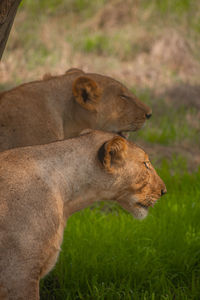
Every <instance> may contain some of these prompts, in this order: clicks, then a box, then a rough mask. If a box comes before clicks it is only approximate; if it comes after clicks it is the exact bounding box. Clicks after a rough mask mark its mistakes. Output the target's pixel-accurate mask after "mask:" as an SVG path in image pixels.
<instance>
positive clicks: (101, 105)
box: [0, 69, 151, 151]
mask: <svg viewBox="0 0 200 300" xmlns="http://www.w3.org/2000/svg"><path fill="white" fill-rule="evenodd" d="M150 116H151V109H150V108H149V107H148V106H147V105H145V104H144V103H142V102H141V101H140V100H138V99H137V98H136V97H135V96H134V95H133V94H132V93H131V92H130V91H129V90H128V89H127V88H126V87H125V86H124V85H122V84H121V83H119V82H118V81H116V80H114V79H112V78H110V77H107V76H102V75H99V74H92V73H84V72H83V71H82V70H79V69H70V70H68V71H67V72H66V74H64V75H62V76H54V77H52V76H46V77H45V79H44V80H40V81H35V82H30V83H26V84H23V85H20V86H19V87H17V88H14V89H12V90H10V91H7V92H3V93H1V94H0V151H3V150H6V149H10V148H15V147H22V146H30V145H39V144H46V143H50V142H53V141H57V140H63V139H66V138H69V137H74V136H77V135H78V134H79V133H80V132H81V131H82V130H83V129H85V128H92V129H100V130H106V131H111V132H115V133H117V132H122V131H134V130H138V129H140V128H141V126H142V125H143V124H144V122H145V120H146V118H149V117H150Z"/></svg>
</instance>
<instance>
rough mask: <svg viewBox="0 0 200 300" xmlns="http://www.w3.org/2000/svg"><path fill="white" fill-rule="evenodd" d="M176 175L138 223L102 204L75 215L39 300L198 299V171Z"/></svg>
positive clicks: (164, 175) (167, 179)
mask: <svg viewBox="0 0 200 300" xmlns="http://www.w3.org/2000/svg"><path fill="white" fill-rule="evenodd" d="M173 169H174V170H175V169H176V170H178V171H176V172H175V174H173V175H171V174H170V171H169V170H170V167H169V165H168V163H166V162H163V166H162V168H161V170H160V172H159V173H160V175H161V176H162V178H163V179H164V180H165V182H166V185H167V188H168V195H166V196H165V197H164V198H163V199H162V200H161V201H160V202H158V203H157V205H156V207H155V208H154V209H151V210H150V213H149V216H148V217H147V218H146V219H145V220H143V221H138V220H135V219H133V217H132V216H131V215H130V214H128V213H127V212H125V211H123V210H122V209H121V208H119V207H116V206H112V205H111V207H110V209H108V208H109V206H106V210H105V209H103V208H105V206H104V204H103V203H102V204H100V205H98V206H97V207H95V208H94V209H92V210H91V209H85V210H84V211H81V212H79V213H77V214H75V215H74V216H72V217H71V218H70V219H69V222H68V225H67V228H66V231H65V238H64V242H63V245H62V252H61V254H60V258H59V261H58V263H57V265H56V268H55V269H54V270H53V272H52V273H51V274H50V275H49V276H48V277H46V278H45V279H44V280H43V282H42V283H41V296H42V299H45V300H46V299H73V300H74V299H84V300H85V299H95V300H96V299H113V300H117V299H136V300H139V299H180V300H184V299H196V300H198V299H200V222H199V215H200V201H199V199H200V189H199V182H200V170H199V172H197V173H195V174H193V175H188V174H187V173H186V172H185V171H184V168H183V167H182V174H180V166H179V167H178V166H176V167H175V166H174V168H173Z"/></svg>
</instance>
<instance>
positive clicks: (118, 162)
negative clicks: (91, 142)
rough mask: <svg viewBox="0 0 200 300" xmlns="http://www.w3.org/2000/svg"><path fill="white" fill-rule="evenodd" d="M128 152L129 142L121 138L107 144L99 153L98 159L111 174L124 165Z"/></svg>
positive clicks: (113, 139) (115, 138)
mask: <svg viewBox="0 0 200 300" xmlns="http://www.w3.org/2000/svg"><path fill="white" fill-rule="evenodd" d="M126 150H127V142H126V140H125V139H123V138H122V137H120V136H115V137H114V138H112V140H110V141H108V142H105V143H104V144H103V145H102V146H101V147H100V149H99V151H98V159H99V161H100V162H101V164H102V165H103V167H104V168H105V169H106V170H107V171H108V172H110V173H112V172H113V171H114V169H115V168H117V167H120V166H122V165H123V163H124V156H125V154H126Z"/></svg>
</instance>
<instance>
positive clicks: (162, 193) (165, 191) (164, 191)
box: [161, 188, 167, 196]
mask: <svg viewBox="0 0 200 300" xmlns="http://www.w3.org/2000/svg"><path fill="white" fill-rule="evenodd" d="M166 193H167V189H166V188H165V189H163V190H161V196H163V195H164V194H166Z"/></svg>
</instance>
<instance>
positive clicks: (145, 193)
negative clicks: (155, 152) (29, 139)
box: [0, 130, 166, 300]
mask: <svg viewBox="0 0 200 300" xmlns="http://www.w3.org/2000/svg"><path fill="white" fill-rule="evenodd" d="M165 192H166V187H165V184H164V183H163V181H162V180H161V178H160V177H159V176H158V175H157V173H156V171H155V170H154V168H153V166H152V165H151V163H150V162H149V158H148V155H147V154H146V153H145V152H144V151H143V150H142V149H141V148H139V147H138V146H136V145H135V144H133V143H131V142H128V141H127V140H125V139H124V138H122V137H120V136H118V135H115V134H112V133H105V132H100V131H91V130H90V131H89V132H87V133H85V134H84V135H81V136H79V137H76V138H73V139H68V140H65V141H60V142H56V143H51V144H48V145H42V146H32V147H25V148H19V149H13V150H10V151H5V152H2V153H0V199H1V202H0V203H1V210H0V211H1V214H0V227H1V235H0V253H1V256H0V270H1V272H0V295H1V297H0V298H1V299H4V298H3V297H5V299H10V300H17V299H24V300H27V299H29V300H31V299H39V279H40V278H41V277H42V276H44V275H45V274H47V273H48V272H49V271H50V270H51V269H52V267H53V266H54V264H55V263H56V260H57V257H58V254H59V251H60V245H61V243H62V237H63V230H64V227H65V223H66V219H67V218H68V216H70V215H71V214H72V213H74V212H76V211H78V210H80V209H82V208H84V207H86V206H88V205H90V204H91V203H93V202H94V201H98V200H101V199H103V198H104V199H107V200H115V201H117V202H119V203H120V204H121V205H122V206H123V207H124V208H125V209H127V210H128V211H130V212H131V213H132V214H133V215H134V216H135V217H136V218H144V217H145V216H146V215H147V213H148V207H149V206H153V205H154V203H155V202H156V200H157V199H158V198H159V197H160V196H162V195H163V194H164V193H165ZM3 295H4V296H3ZM6 297H8V298H6Z"/></svg>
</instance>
